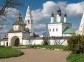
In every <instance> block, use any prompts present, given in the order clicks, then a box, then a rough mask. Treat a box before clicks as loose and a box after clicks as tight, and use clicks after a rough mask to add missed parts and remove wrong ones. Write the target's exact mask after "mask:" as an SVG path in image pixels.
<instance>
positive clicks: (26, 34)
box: [0, 6, 75, 46]
mask: <svg viewBox="0 0 84 62" xmlns="http://www.w3.org/2000/svg"><path fill="white" fill-rule="evenodd" d="M61 15H62V14H61V10H58V11H57V16H56V17H54V14H51V21H50V23H49V24H47V28H48V33H49V36H48V41H47V42H48V43H49V44H50V45H67V40H66V39H65V37H68V36H72V35H74V34H75V32H74V30H73V29H72V24H71V23H68V22H67V14H65V15H64V19H62V17H61ZM55 18H56V19H55ZM62 20H64V21H62ZM32 27H33V19H32V14H31V10H30V8H29V6H28V9H27V12H26V16H25V20H24V22H23V21H22V17H21V14H20V13H19V15H18V17H17V20H16V23H14V24H13V27H12V29H11V30H9V32H8V37H7V38H5V39H2V40H0V45H4V46H18V45H30V44H31V45H43V43H44V40H43V35H41V36H40V37H38V35H36V34H35V33H34V30H33V28H32Z"/></svg>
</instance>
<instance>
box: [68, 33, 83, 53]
mask: <svg viewBox="0 0 84 62" xmlns="http://www.w3.org/2000/svg"><path fill="white" fill-rule="evenodd" d="M68 46H69V49H70V50H71V51H72V53H76V54H79V53H84V36H80V35H77V36H72V37H70V38H68Z"/></svg>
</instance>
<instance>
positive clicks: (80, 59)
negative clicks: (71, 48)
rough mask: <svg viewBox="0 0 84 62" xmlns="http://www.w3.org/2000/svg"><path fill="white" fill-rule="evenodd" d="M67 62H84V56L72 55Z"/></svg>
mask: <svg viewBox="0 0 84 62" xmlns="http://www.w3.org/2000/svg"><path fill="white" fill-rule="evenodd" d="M67 62H84V54H72V53H71V54H70V55H69V56H68V57H67Z"/></svg>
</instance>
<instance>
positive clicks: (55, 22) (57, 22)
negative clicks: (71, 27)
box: [49, 21, 71, 24]
mask: <svg viewBox="0 0 84 62" xmlns="http://www.w3.org/2000/svg"><path fill="white" fill-rule="evenodd" d="M60 23H62V24H71V23H68V22H66V23H64V22H62V21H61V22H54V23H49V24H60Z"/></svg>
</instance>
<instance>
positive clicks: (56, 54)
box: [0, 49, 70, 62]
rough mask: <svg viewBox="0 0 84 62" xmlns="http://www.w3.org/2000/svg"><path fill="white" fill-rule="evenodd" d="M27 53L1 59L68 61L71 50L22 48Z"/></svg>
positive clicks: (11, 61) (10, 61)
mask: <svg viewBox="0 0 84 62" xmlns="http://www.w3.org/2000/svg"><path fill="white" fill-rule="evenodd" d="M21 50H22V51H23V52H24V53H25V54H24V55H22V56H20V57H13V58H8V59H0V62H66V57H67V56H68V55H69V53H70V52H67V51H61V50H45V49H21Z"/></svg>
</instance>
